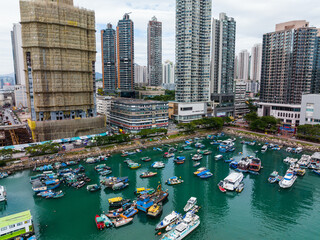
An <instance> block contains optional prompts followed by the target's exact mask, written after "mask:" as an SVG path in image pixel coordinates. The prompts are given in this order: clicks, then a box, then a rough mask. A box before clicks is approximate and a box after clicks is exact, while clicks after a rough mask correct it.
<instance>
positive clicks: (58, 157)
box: [0, 132, 216, 172]
mask: <svg viewBox="0 0 320 240" xmlns="http://www.w3.org/2000/svg"><path fill="white" fill-rule="evenodd" d="M215 133H216V132H211V133H208V132H201V133H195V134H192V135H181V136H177V137H175V138H168V139H167V138H163V139H161V140H160V138H157V139H159V140H153V141H148V140H146V139H144V140H135V141H132V142H130V143H125V144H117V145H116V144H113V145H110V146H101V147H92V148H84V149H83V148H82V149H81V150H79V151H76V149H74V150H73V151H70V152H63V153H59V154H53V155H46V156H41V157H33V158H29V159H27V160H23V161H19V162H16V163H14V162H12V163H10V164H8V165H7V166H5V167H1V168H0V172H4V171H6V172H7V171H9V172H16V171H21V170H26V169H33V168H34V167H35V166H36V167H40V166H43V165H48V164H53V163H55V162H67V161H77V160H79V159H85V158H88V157H98V156H101V155H106V154H114V153H120V152H123V151H131V150H136V149H144V148H148V147H154V146H161V145H163V144H172V143H176V142H181V141H183V140H185V139H187V138H188V139H189V138H194V137H202V136H206V135H208V134H215Z"/></svg>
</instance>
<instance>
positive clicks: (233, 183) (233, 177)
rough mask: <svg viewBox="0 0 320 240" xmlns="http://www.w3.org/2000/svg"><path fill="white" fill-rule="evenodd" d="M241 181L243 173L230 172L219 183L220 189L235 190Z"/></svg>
mask: <svg viewBox="0 0 320 240" xmlns="http://www.w3.org/2000/svg"><path fill="white" fill-rule="evenodd" d="M242 180H243V173H241V172H240V173H238V172H232V173H230V174H229V175H228V176H227V177H226V178H225V179H224V180H223V181H221V182H220V183H219V184H218V186H219V185H220V186H221V187H222V188H224V189H226V190H228V191H234V190H236V189H237V188H238V187H239V185H240V184H241V182H242Z"/></svg>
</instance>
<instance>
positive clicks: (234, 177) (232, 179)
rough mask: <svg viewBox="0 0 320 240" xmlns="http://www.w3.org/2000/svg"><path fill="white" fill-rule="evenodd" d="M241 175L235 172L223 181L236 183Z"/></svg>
mask: <svg viewBox="0 0 320 240" xmlns="http://www.w3.org/2000/svg"><path fill="white" fill-rule="evenodd" d="M241 176H242V173H237V172H232V173H230V174H229V175H228V176H227V177H226V178H225V179H224V180H225V181H228V182H231V183H234V182H236V181H237V180H238V179H239V178H241Z"/></svg>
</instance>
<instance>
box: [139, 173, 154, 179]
mask: <svg viewBox="0 0 320 240" xmlns="http://www.w3.org/2000/svg"><path fill="white" fill-rule="evenodd" d="M157 174H158V173H157V172H143V173H141V174H140V177H141V178H149V177H153V176H155V175H157Z"/></svg>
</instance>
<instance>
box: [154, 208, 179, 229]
mask: <svg viewBox="0 0 320 240" xmlns="http://www.w3.org/2000/svg"><path fill="white" fill-rule="evenodd" d="M180 216H181V215H180V214H179V213H177V212H175V211H172V213H170V214H169V215H167V216H166V217H165V218H164V219H163V220H162V221H161V222H160V223H158V224H157V226H156V230H159V229H163V228H166V227H167V226H169V225H170V224H172V223H174V222H175V221H176V220H177V219H179V217H180Z"/></svg>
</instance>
